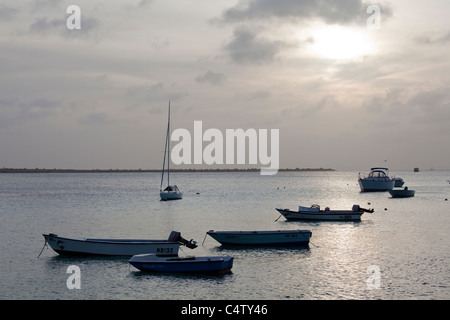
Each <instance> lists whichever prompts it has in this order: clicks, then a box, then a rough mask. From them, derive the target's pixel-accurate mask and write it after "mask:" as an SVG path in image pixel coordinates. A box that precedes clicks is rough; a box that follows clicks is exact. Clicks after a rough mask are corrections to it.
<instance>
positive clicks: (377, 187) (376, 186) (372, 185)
mask: <svg viewBox="0 0 450 320" xmlns="http://www.w3.org/2000/svg"><path fill="white" fill-rule="evenodd" d="M358 182H359V186H360V188H361V191H362V192H377V191H389V190H392V189H393V188H394V185H395V181H394V180H371V179H359V180H358Z"/></svg>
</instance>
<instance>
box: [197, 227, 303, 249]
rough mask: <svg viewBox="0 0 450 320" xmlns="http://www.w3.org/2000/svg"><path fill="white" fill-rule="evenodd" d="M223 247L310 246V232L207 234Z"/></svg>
mask: <svg viewBox="0 0 450 320" xmlns="http://www.w3.org/2000/svg"><path fill="white" fill-rule="evenodd" d="M206 234H207V235H209V236H210V237H212V238H213V239H215V240H216V241H218V242H220V243H221V244H222V245H236V246H286V245H308V244H309V239H310V238H311V234H312V233H311V231H309V230H277V231H214V230H210V231H208V232H207V233H206Z"/></svg>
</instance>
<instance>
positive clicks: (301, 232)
mask: <svg viewBox="0 0 450 320" xmlns="http://www.w3.org/2000/svg"><path fill="white" fill-rule="evenodd" d="M303 233H311V231H309V230H267V231H214V230H210V231H208V232H207V234H208V235H211V234H215V235H234V234H236V235H255V236H256V235H272V234H273V235H280V234H303Z"/></svg>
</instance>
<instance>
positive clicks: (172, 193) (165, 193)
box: [159, 101, 183, 201]
mask: <svg viewBox="0 0 450 320" xmlns="http://www.w3.org/2000/svg"><path fill="white" fill-rule="evenodd" d="M167 152H169V154H170V101H169V116H168V120H167V133H166V145H165V147H164V160H163V169H162V175H161V186H160V188H159V195H160V197H161V200H163V201H167V200H179V199H182V198H183V193H182V192H181V191H180V189H178V187H177V186H176V185H173V186H171V185H170V156H168V155H167ZM166 157H167V187H166V188H165V189H164V190H163V183H164V171H165V165H166Z"/></svg>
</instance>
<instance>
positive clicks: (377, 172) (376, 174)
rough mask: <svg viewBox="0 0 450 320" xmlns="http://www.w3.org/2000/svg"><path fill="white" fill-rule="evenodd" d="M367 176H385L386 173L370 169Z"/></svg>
mask: <svg viewBox="0 0 450 320" xmlns="http://www.w3.org/2000/svg"><path fill="white" fill-rule="evenodd" d="M369 177H373V178H385V177H386V173H384V171H372V172H371V173H370V174H369Z"/></svg>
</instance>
